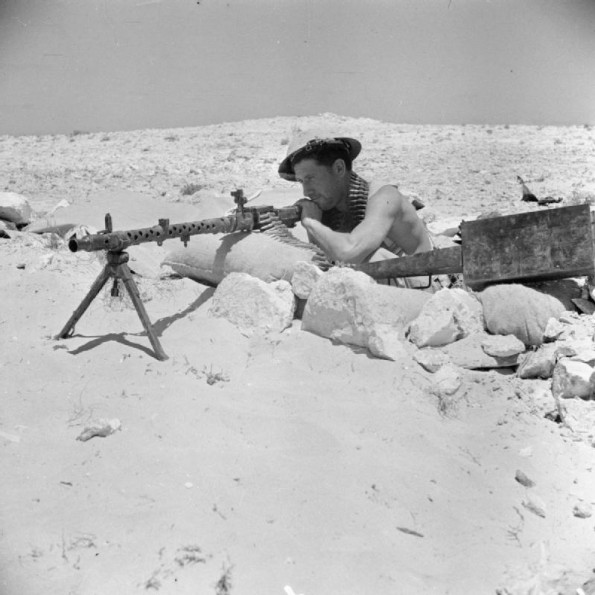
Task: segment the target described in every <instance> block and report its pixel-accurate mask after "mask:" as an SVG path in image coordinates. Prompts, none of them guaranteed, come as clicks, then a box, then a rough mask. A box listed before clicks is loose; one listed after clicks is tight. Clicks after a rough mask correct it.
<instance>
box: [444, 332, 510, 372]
mask: <svg viewBox="0 0 595 595" xmlns="http://www.w3.org/2000/svg"><path fill="white" fill-rule="evenodd" d="M488 336H489V335H488V333H476V334H473V335H469V336H468V337H465V338H464V339H460V340H459V341H456V342H455V343H451V344H450V345H445V346H444V347H442V348H441V351H442V352H443V353H445V354H447V355H448V357H449V358H450V361H451V362H452V363H453V364H456V365H457V366H460V367H461V368H466V369H469V370H477V369H491V368H509V367H513V366H516V364H517V363H518V356H517V355H512V356H509V357H494V356H491V355H488V354H487V353H486V352H485V351H484V350H483V348H482V346H481V345H482V343H483V342H484V341H485V339H486V338H487V337H488Z"/></svg>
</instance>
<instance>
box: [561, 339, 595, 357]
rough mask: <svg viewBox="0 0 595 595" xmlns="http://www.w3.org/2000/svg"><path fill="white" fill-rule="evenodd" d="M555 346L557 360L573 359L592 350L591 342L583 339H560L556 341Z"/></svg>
mask: <svg viewBox="0 0 595 595" xmlns="http://www.w3.org/2000/svg"><path fill="white" fill-rule="evenodd" d="M555 345H556V357H557V359H560V358H562V357H568V358H573V357H575V356H577V355H578V354H579V353H582V352H585V351H590V350H591V349H593V341H592V340H591V339H588V338H585V337H583V338H581V339H562V340H560V341H557V342H556V343H555Z"/></svg>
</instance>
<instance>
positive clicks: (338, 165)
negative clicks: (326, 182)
mask: <svg viewBox="0 0 595 595" xmlns="http://www.w3.org/2000/svg"><path fill="white" fill-rule="evenodd" d="M346 172H347V166H346V165H345V161H343V159H335V162H334V163H333V173H335V174H337V175H339V176H341V177H342V176H344V175H345V173H346Z"/></svg>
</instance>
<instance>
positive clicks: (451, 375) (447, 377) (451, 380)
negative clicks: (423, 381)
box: [430, 364, 462, 396]
mask: <svg viewBox="0 0 595 595" xmlns="http://www.w3.org/2000/svg"><path fill="white" fill-rule="evenodd" d="M430 380H431V381H432V388H431V391H432V393H433V394H435V395H443V396H450V395H454V394H455V393H456V392H457V391H458V390H459V388H460V387H461V384H462V377H461V371H460V369H459V368H458V367H457V366H455V365H453V364H446V365H444V366H442V367H441V368H440V369H439V370H438V371H437V372H436V373H435V374H434V375H433V376H432V377H431V378H430Z"/></svg>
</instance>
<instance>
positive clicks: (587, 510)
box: [572, 502, 593, 519]
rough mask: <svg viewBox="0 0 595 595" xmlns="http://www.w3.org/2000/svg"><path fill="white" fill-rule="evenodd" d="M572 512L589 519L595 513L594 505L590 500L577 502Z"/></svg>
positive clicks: (578, 516)
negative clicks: (594, 510) (594, 511)
mask: <svg viewBox="0 0 595 595" xmlns="http://www.w3.org/2000/svg"><path fill="white" fill-rule="evenodd" d="M572 514H573V515H574V516H575V517H577V518H579V519H588V518H589V517H590V516H592V515H593V507H592V506H591V505H590V504H589V503H588V502H577V503H576V504H575V505H574V508H573V509H572Z"/></svg>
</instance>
